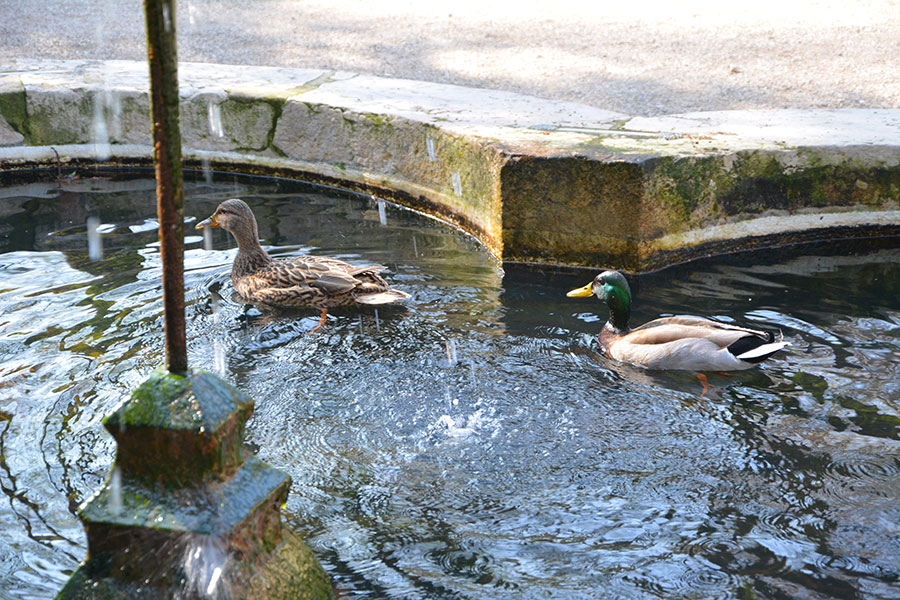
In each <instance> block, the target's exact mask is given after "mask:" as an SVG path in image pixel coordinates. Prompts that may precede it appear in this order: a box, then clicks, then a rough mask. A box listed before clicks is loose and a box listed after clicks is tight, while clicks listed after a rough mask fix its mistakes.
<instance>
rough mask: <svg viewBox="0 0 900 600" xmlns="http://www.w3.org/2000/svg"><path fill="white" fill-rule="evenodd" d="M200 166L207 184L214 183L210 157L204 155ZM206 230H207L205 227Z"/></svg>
mask: <svg viewBox="0 0 900 600" xmlns="http://www.w3.org/2000/svg"><path fill="white" fill-rule="evenodd" d="M200 168H201V169H202V170H203V181H205V182H206V183H207V184H210V183H212V169H210V168H209V158H208V157H206V156H202V157H201V158H200ZM204 231H206V230H205V229H204Z"/></svg>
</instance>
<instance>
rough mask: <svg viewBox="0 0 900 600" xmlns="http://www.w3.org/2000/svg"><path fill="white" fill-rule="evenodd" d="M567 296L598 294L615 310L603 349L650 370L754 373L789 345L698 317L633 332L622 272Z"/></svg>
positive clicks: (769, 334)
mask: <svg viewBox="0 0 900 600" xmlns="http://www.w3.org/2000/svg"><path fill="white" fill-rule="evenodd" d="M566 295H567V296H571V297H575V298H587V297H589V296H591V295H595V296H597V297H598V298H599V299H600V300H602V301H604V302H606V306H608V307H609V321H607V322H606V325H604V326H603V329H601V330H600V345H601V346H602V347H603V351H604V353H606V354H607V355H609V356H611V357H612V358H614V359H616V360H618V361H621V362H626V363H631V364H633V365H637V366H640V367H646V368H648V369H680V370H685V371H732V370H740V369H749V368H750V367H752V366H754V365H755V364H757V363H760V362H762V361H764V360H765V359H767V358H769V357H770V356H771V355H772V354H774V353H775V352H777V351H779V350H781V349H782V348H784V347H785V346H788V345H790V344H789V342H785V341H783V336H782V335H781V332H780V331H779V332H778V334H777V335H776V334H775V333H774V332H771V331H760V330H758V329H748V328H746V327H738V326H736V325H729V324H727V323H719V322H718V321H711V320H709V319H701V318H698V317H664V318H661V319H655V320H653V321H650V322H649V323H645V324H644V325H641V326H640V327H637V328H635V329H629V328H628V318H629V317H630V316H631V289H630V288H629V287H628V282H627V281H626V280H625V277H624V276H623V275H622V274H621V273H619V272H618V271H604V272H603V273H600V274H599V275H597V277H595V278H594V281H592V282H591V283H589V284H587V285H586V286H584V287H583V288H578V289H577V290H572V291H570V292H569V293H568V294H566Z"/></svg>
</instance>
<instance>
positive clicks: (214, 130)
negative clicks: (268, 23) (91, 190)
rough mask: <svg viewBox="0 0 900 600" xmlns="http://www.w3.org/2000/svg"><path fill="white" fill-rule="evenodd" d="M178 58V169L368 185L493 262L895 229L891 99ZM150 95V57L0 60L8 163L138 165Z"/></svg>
mask: <svg viewBox="0 0 900 600" xmlns="http://www.w3.org/2000/svg"><path fill="white" fill-rule="evenodd" d="M179 69H180V79H181V94H182V98H183V100H182V106H181V110H182V137H183V143H184V157H185V161H186V166H188V167H198V168H199V167H201V166H206V165H209V166H211V167H213V168H215V169H219V170H235V171H241V172H249V173H259V174H269V175H282V176H289V177H299V178H303V179H306V180H310V181H314V182H320V183H326V184H330V185H336V186H339V187H344V188H348V189H353V190H357V191H362V192H366V193H373V194H377V195H379V196H381V197H384V198H387V199H390V200H393V201H395V202H398V203H399V204H403V205H405V206H408V207H410V208H414V209H417V210H421V211H423V212H426V213H429V214H432V215H434V216H436V217H438V218H441V219H442V220H444V221H447V222H449V223H452V224H454V225H457V226H459V227H461V228H462V229H464V230H466V231H468V232H470V233H472V234H473V235H475V236H476V237H477V238H478V239H479V240H481V241H482V242H483V243H484V244H485V246H486V247H487V248H488V249H489V250H490V251H491V252H492V253H494V254H495V255H496V256H497V257H498V258H500V259H502V260H504V261H515V262H525V263H554V264H565V265H577V266H593V267H600V266H603V267H616V268H622V269H626V270H630V271H646V270H651V269H655V268H659V267H663V266H665V265H667V264H672V263H674V262H681V261H684V260H689V259H691V258H694V257H697V256H702V255H706V254H709V253H714V252H724V251H732V250H736V249H749V248H758V247H767V246H771V245H777V244H784V243H794V242H800V241H810V240H818V239H831V238H835V237H867V236H887V235H898V234H900V205H898V203H900V110H841V111H833V110H822V111H793V110H785V111H743V112H742V111H735V112H723V113H696V114H690V115H673V116H669V117H660V118H641V117H636V118H629V117H627V116H626V115H621V114H617V113H613V112H611V111H606V110H601V109H597V108H592V107H588V106H583V105H578V104H571V103H559V102H549V101H544V100H541V99H537V98H532V97H528V96H522V95H518V94H511V93H507V92H496V91H490V90H480V89H470V88H461V87H457V86H449V85H440V84H432V83H425V82H418V81H407V80H394V79H384V78H377V77H370V76H363V75H356V74H353V73H342V72H327V71H318V70H303V69H282V68H271V67H246V66H229V65H210V64H192V63H183V64H181V65H180V67H179ZM147 88H148V83H147V67H146V64H144V63H142V62H131V61H93V62H92V61H16V62H14V63H12V64H8V65H5V66H3V67H0V165H2V167H3V169H4V170H5V171H10V170H20V169H30V168H46V167H53V166H55V165H56V153H57V152H58V153H59V155H60V156H61V160H62V161H63V162H64V163H66V164H79V163H91V164H101V165H105V164H112V165H119V166H133V165H146V164H149V162H150V158H151V151H152V149H151V147H150V143H151V142H150V123H149V101H148V95H147ZM187 201H188V202H189V201H190V199H189V198H188V199H187Z"/></svg>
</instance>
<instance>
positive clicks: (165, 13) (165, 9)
mask: <svg viewBox="0 0 900 600" xmlns="http://www.w3.org/2000/svg"><path fill="white" fill-rule="evenodd" d="M162 18H163V31H166V32H169V31H172V15H170V14H169V5H168V4H163V5H162Z"/></svg>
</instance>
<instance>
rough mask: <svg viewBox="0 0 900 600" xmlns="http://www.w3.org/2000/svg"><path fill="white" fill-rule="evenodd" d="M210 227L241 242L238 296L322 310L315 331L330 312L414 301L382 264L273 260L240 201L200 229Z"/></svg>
mask: <svg viewBox="0 0 900 600" xmlns="http://www.w3.org/2000/svg"><path fill="white" fill-rule="evenodd" d="M206 227H221V228H222V229H224V230H225V231H228V232H230V233H231V235H233V236H234V239H235V240H236V241H237V245H238V253H237V256H235V257H234V265H233V266H232V268H231V282H232V284H234V289H235V290H236V291H237V293H238V294H240V295H241V296H243V297H244V298H245V299H247V300H249V301H251V302H261V303H263V304H270V305H273V306H288V307H300V308H319V309H321V310H322V314H321V318H320V319H319V324H318V325H317V326H316V329H318V328H319V327H321V326H322V324H323V323H324V322H325V317H326V315H327V312H328V309H329V308H332V307H336V306H352V305H355V304H388V303H391V302H396V301H398V300H402V299H404V298H409V294H407V293H406V292H401V291H400V290H395V289H392V288H391V287H390V286H389V285H388V283H387V282H386V281H385V280H384V279H382V278H381V276H380V275H378V272H379V271H382V270H384V268H385V267H383V266H381V265H373V266H368V267H354V266H353V265H350V264H348V263H345V262H344V261H341V260H337V259H334V258H328V257H325V256H308V255H306V256H297V257H294V258H286V259H279V260H273V259H272V257H270V256H269V255H268V253H267V252H266V251H265V250H263V248H262V246H260V245H259V230H258V229H257V226H256V217H254V216H253V211H252V210H250V207H249V206H247V203H246V202H244V201H243V200H239V199H238V198H231V199H230V200H226V201H225V202H223V203H221V204H220V205H219V207H218V208H216V212H214V213H213V214H212V216H211V217H210V218H208V219H206V220H204V221H201V222H200V223H197V226H196V228H197V229H204V228H206Z"/></svg>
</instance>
